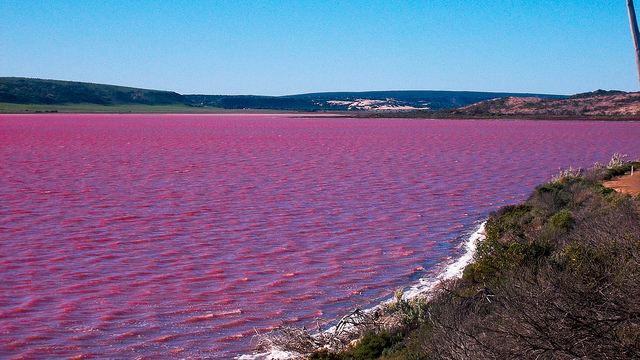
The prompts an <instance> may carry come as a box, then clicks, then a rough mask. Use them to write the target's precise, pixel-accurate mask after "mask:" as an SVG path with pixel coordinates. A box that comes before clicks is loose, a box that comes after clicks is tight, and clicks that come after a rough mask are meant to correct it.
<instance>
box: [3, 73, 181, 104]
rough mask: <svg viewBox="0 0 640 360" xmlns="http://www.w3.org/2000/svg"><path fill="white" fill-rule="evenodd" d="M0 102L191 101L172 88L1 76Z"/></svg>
mask: <svg viewBox="0 0 640 360" xmlns="http://www.w3.org/2000/svg"><path fill="white" fill-rule="evenodd" d="M0 102H4V103H13V104H45V105H64V104H96V105H107V106H108V105H128V104H144V105H176V104H180V105H191V101H190V100H189V99H187V98H185V97H184V96H182V95H180V94H178V93H175V92H171V91H158V90H146V89H136V88H129V87H123V86H114V85H102V84H92V83H82V82H72V81H59V80H41V79H27V78H14V77H9V78H8V77H3V78H0Z"/></svg>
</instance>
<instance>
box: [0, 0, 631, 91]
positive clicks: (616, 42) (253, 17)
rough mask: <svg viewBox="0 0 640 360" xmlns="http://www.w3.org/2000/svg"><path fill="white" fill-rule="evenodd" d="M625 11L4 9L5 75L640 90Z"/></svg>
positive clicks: (0, 25)
mask: <svg viewBox="0 0 640 360" xmlns="http://www.w3.org/2000/svg"><path fill="white" fill-rule="evenodd" d="M636 5H637V6H638V7H640V3H638V4H636ZM626 11H627V10H626V5H625V1H623V0H553V1H552V0H494V1H482V0H479V1H469V0H464V1H463V0H421V1H415V0H367V1H364V0H362V1H354V0H342V1H327V0H300V1H285V0H233V1H231V0H228V1H219V0H189V1H186V0H138V1H122V0H110V1H107V0H83V1H69V0H61V1H50V0H38V1H35V0H20V1H17V0H2V1H0V76H23V77H36V78H47V79H60V80H75V81H88V82H97V83H107V84H116V85H127V86H135V87H142V88H151V89H162V90H174V91H177V92H180V93H183V94H193V93H206V94H263V95H286V94H297V93H306V92H318V91H365V90H409V89H413V90H478V91H509V92H538V93H558V94H573V93H578V92H585V91H591V90H596V89H598V88H603V89H620V90H627V91H636V90H638V89H640V86H639V85H638V80H637V73H636V69H635V58H634V53H633V43H632V39H631V33H630V30H629V21H628V17H627V12H626Z"/></svg>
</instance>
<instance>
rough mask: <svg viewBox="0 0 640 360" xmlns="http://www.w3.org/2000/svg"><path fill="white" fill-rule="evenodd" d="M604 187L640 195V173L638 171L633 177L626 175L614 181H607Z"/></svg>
mask: <svg viewBox="0 0 640 360" xmlns="http://www.w3.org/2000/svg"><path fill="white" fill-rule="evenodd" d="M604 186H606V187H608V188H612V189H614V190H616V191H619V192H621V193H625V194H630V195H634V196H635V195H640V172H639V171H638V170H636V171H635V172H634V173H633V176H631V175H624V176H621V177H619V178H616V179H615V180H612V181H607V182H605V183H604Z"/></svg>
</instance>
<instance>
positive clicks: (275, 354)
mask: <svg viewBox="0 0 640 360" xmlns="http://www.w3.org/2000/svg"><path fill="white" fill-rule="evenodd" d="M478 223H479V225H478ZM486 223H487V220H482V221H476V222H475V223H474V225H473V229H475V230H473V231H470V232H466V233H465V234H463V235H462V236H461V237H462V238H463V239H465V241H463V242H462V243H461V244H460V248H459V252H461V253H462V254H458V255H459V256H457V257H455V258H451V259H449V263H445V264H443V265H442V266H441V268H440V269H439V271H438V272H437V273H436V276H435V277H424V278H420V279H418V281H417V282H416V283H414V284H413V285H409V286H406V287H404V288H403V290H402V297H401V299H402V300H404V301H411V300H416V299H418V298H423V299H425V300H426V301H428V300H429V299H431V297H432V295H433V292H434V291H436V290H437V289H438V287H439V286H440V285H441V284H442V283H444V282H446V281H448V280H453V279H459V278H462V273H463V271H464V269H465V267H466V266H467V265H469V264H470V263H471V262H472V261H473V257H474V255H475V253H476V250H477V245H478V244H479V243H481V242H482V241H484V238H485V235H484V231H485V225H486ZM395 300H396V299H395V298H394V296H393V294H390V295H387V296H384V297H383V298H381V299H380V300H379V301H380V303H378V304H375V305H370V306H368V307H366V308H365V309H364V310H361V309H355V310H354V311H353V312H352V313H351V315H345V316H344V317H343V318H342V319H334V320H332V321H331V322H330V323H331V324H334V323H335V324H336V325H333V326H331V327H329V328H328V329H326V330H321V331H320V332H315V333H314V334H313V335H312V336H313V337H314V338H319V337H323V336H331V335H335V333H336V332H346V333H347V334H349V335H357V334H358V333H359V329H358V328H357V327H355V326H353V325H351V326H349V324H347V326H346V327H345V328H341V329H340V330H339V331H336V330H338V328H339V327H340V325H341V323H342V322H343V321H344V320H345V319H347V320H348V318H349V316H353V315H354V314H358V313H359V311H362V313H364V314H365V316H367V315H373V314H374V313H377V311H379V310H381V309H382V308H383V307H384V306H387V305H389V304H391V303H393V302H394V301H395ZM303 358H304V355H302V354H299V353H295V352H291V351H285V350H282V349H278V348H273V349H271V350H269V351H265V352H258V353H254V354H245V355H239V356H236V357H235V358H234V360H296V359H303Z"/></svg>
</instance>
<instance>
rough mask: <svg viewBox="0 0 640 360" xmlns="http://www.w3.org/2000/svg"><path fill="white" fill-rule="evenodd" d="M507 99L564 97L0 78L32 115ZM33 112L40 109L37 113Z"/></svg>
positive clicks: (10, 105)
mask: <svg viewBox="0 0 640 360" xmlns="http://www.w3.org/2000/svg"><path fill="white" fill-rule="evenodd" d="M504 96H515V97H543V98H564V97H565V96H561V95H544V94H519V93H493V92H472V91H369V92H330V93H315V94H301V95H288V96H255V95H182V94H178V93H176V92H172V91H157V90H148V89H138V88H130V87H123V86H114V85H104V84H93V83H83V82H72V81H59V80H43V79H28V78H17V77H0V113H25V112H26V113H30V112H157V113H163V112H187V113H191V112H203V113H211V112H213V113H215V112H220V111H222V110H221V109H225V110H232V111H246V110H259V111H261V112H262V111H297V112H318V111H319V112H335V111H340V112H348V113H350V114H354V113H356V114H362V113H366V112H367V111H374V112H375V111H376V109H386V110H380V112H382V113H385V114H395V113H398V114H399V113H401V112H402V111H404V110H402V111H400V112H398V110H393V109H394V108H398V109H407V108H416V109H424V108H428V109H432V110H439V109H447V108H453V107H459V106H464V105H470V104H473V103H476V102H479V101H483V100H488V99H495V98H499V97H504ZM34 108H35V109H36V110H34Z"/></svg>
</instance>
